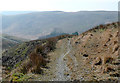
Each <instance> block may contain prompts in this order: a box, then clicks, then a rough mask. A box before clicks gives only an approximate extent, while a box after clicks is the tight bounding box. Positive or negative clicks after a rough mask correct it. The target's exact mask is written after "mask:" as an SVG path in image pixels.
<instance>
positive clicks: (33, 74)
mask: <svg viewBox="0 0 120 83" xmlns="http://www.w3.org/2000/svg"><path fill="white" fill-rule="evenodd" d="M118 28H119V26H118V23H111V24H106V25H99V26H96V27H95V28H93V29H90V30H88V31H86V32H84V33H82V34H80V35H78V36H70V37H68V36H67V38H66V37H63V36H61V37H60V39H59V40H57V41H56V38H57V37H55V38H53V40H55V41H53V40H52V42H51V43H50V42H49V44H47V42H48V41H46V40H45V41H43V40H42V41H40V40H35V41H31V42H27V43H25V45H23V46H22V47H21V45H20V46H18V47H17V48H13V49H16V50H15V51H14V50H9V51H8V52H5V53H4V54H3V55H4V56H3V59H4V60H3V61H4V62H3V64H4V66H7V67H8V69H9V66H10V63H12V65H11V66H12V70H11V71H9V73H7V75H5V79H7V80H12V81H27V80H29V81H67V80H72V81H106V80H107V81H108V80H109V81H112V82H113V81H114V82H115V81H118V77H119V76H120V74H119V70H118V67H119V64H120V60H119V55H118V51H119V45H118V37H119V33H118ZM48 40H49V41H50V40H51V38H50V39H48ZM51 45H52V46H51ZM54 45H55V48H54V50H49V52H47V51H48V48H49V47H54ZM36 46H40V48H39V49H38V50H37V52H38V54H35V53H32V54H30V53H28V52H30V51H34V50H35V47H36ZM41 46H45V48H44V47H42V48H41ZM31 47H34V48H32V49H31ZM24 48H25V49H24ZM28 48H29V49H28ZM16 52H17V54H16ZM46 52H47V54H46ZM23 53H24V54H23ZM11 54H12V55H13V56H12V57H10V55H11ZM26 54H27V55H26ZM17 55H20V56H18V57H16V56H17ZM6 56H9V57H7V58H6ZM25 56H26V57H25ZM30 56H31V57H32V58H31V57H30ZM41 56H44V57H46V58H45V60H48V62H47V64H46V65H44V66H43V63H45V61H44V60H43V59H42V58H41ZM19 57H24V59H22V58H21V59H20V58H19ZM33 57H34V58H33ZM7 59H8V60H7ZM29 59H30V60H29ZM18 60H20V61H21V60H22V62H21V63H18V64H16V63H17V62H20V61H18ZM15 61H16V62H15ZM31 61H32V62H31ZM26 63H27V64H26ZM29 63H30V64H33V63H34V65H32V66H30V64H29ZM38 63H39V64H38ZM41 65H42V66H41ZM29 66H30V67H29ZM33 70H34V71H33ZM24 71H26V72H24ZM40 72H42V73H40Z"/></svg>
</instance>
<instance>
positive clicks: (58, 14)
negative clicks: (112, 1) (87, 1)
mask: <svg viewBox="0 0 120 83" xmlns="http://www.w3.org/2000/svg"><path fill="white" fill-rule="evenodd" d="M117 14H118V13H117V12H116V11H79V12H62V11H46V12H33V13H29V14H21V15H10V16H5V15H3V17H2V30H3V33H6V34H9V35H14V36H18V37H21V38H27V39H37V38H39V37H40V36H45V35H46V34H48V33H51V32H52V30H53V29H54V28H60V29H61V30H63V31H64V33H73V32H76V31H77V32H80V33H81V32H84V31H86V30H88V29H90V28H92V27H94V26H96V25H99V24H106V23H111V22H115V21H117V18H118V17H117Z"/></svg>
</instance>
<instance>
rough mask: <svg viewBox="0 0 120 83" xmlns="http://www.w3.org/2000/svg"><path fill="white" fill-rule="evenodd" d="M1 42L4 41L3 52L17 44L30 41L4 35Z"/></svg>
mask: <svg viewBox="0 0 120 83" xmlns="http://www.w3.org/2000/svg"><path fill="white" fill-rule="evenodd" d="M1 40H2V50H5V49H8V48H10V47H13V46H15V45H17V44H20V43H22V42H25V41H28V40H26V39H23V38H19V37H15V36H9V35H7V34H2V39H1Z"/></svg>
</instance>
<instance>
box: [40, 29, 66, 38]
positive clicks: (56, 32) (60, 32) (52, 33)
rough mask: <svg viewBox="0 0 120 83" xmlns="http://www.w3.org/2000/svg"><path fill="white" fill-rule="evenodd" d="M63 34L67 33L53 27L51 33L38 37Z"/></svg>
mask: <svg viewBox="0 0 120 83" xmlns="http://www.w3.org/2000/svg"><path fill="white" fill-rule="evenodd" d="M65 34H68V33H64V32H63V31H62V30H61V29H59V28H55V29H53V31H52V32H51V33H49V34H48V35H45V36H41V37H39V38H38V39H45V38H50V37H56V36H59V35H65Z"/></svg>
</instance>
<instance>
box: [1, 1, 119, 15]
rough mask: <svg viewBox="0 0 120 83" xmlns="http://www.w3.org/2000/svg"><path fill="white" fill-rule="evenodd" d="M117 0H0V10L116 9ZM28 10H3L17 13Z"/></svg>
mask: <svg viewBox="0 0 120 83" xmlns="http://www.w3.org/2000/svg"><path fill="white" fill-rule="evenodd" d="M118 1H119V0H1V1H0V11H56V10H59V11H66V12H76V11H84V10H88V11H93V10H94V11H95V10H107V11H117V10H118ZM17 13H28V12H4V14H17Z"/></svg>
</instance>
